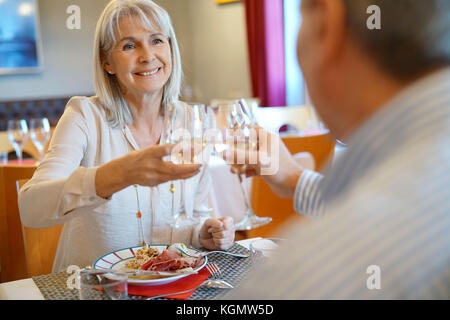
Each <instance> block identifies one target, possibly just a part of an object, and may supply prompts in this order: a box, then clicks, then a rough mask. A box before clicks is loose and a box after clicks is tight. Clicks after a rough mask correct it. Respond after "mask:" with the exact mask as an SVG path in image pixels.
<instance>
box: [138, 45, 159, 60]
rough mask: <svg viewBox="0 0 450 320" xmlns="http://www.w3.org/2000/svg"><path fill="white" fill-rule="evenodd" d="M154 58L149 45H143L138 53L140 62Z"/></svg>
mask: <svg viewBox="0 0 450 320" xmlns="http://www.w3.org/2000/svg"><path fill="white" fill-rule="evenodd" d="M153 59H155V55H154V52H153V50H152V48H151V47H150V46H143V47H142V48H141V51H140V55H139V62H140V63H148V62H151V61H152V60H153Z"/></svg>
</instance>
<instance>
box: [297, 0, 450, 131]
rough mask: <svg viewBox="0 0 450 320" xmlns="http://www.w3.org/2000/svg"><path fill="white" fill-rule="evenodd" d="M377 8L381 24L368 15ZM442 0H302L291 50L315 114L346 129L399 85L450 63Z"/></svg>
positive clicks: (449, 20) (449, 30) (447, 8)
mask: <svg viewBox="0 0 450 320" xmlns="http://www.w3.org/2000/svg"><path fill="white" fill-rule="evenodd" d="M372 5H376V6H377V7H378V8H379V9H380V13H381V14H380V23H381V29H379V30H378V29H372V30H371V29H369V28H368V27H367V20H368V19H369V18H370V17H371V15H372V13H371V12H369V13H368V12H367V9H368V8H369V7H370V6H372ZM449 12H450V1H448V0H395V1H393V0H302V19H303V22H302V26H301V28H300V32H299V39H298V56H299V61H300V65H301V67H302V71H303V73H304V76H305V79H306V82H307V85H308V89H309V93H310V95H311V98H312V100H313V102H314V105H315V106H316V108H317V110H318V112H319V114H320V115H321V117H322V118H323V120H324V121H325V122H326V123H327V125H328V126H329V127H330V129H331V130H332V131H333V132H334V134H335V135H336V136H338V137H345V136H347V135H348V134H350V133H351V131H352V130H353V129H355V128H356V127H357V126H358V125H359V124H361V123H362V122H363V121H364V120H365V119H367V117H369V116H370V115H371V114H372V113H374V112H375V111H376V110H378V109H379V108H380V107H381V106H382V105H383V103H384V102H386V100H388V99H389V98H390V97H392V96H393V95H394V94H395V93H397V92H398V91H399V90H400V89H401V88H402V87H404V86H405V85H407V84H408V83H410V82H411V81H413V80H415V79H417V78H419V77H420V76H422V75H424V74H426V73H428V72H430V71H432V70H435V69H437V68H439V67H442V66H445V65H450V14H449Z"/></svg>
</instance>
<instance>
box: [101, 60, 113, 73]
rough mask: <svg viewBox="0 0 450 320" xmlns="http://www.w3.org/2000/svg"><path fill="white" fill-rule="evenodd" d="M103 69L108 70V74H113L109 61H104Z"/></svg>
mask: <svg viewBox="0 0 450 320" xmlns="http://www.w3.org/2000/svg"><path fill="white" fill-rule="evenodd" d="M103 69H105V71H106V72H108V73H109V74H110V75H114V71H113V68H112V67H111V64H110V63H109V62H106V63H105V64H104V65H103Z"/></svg>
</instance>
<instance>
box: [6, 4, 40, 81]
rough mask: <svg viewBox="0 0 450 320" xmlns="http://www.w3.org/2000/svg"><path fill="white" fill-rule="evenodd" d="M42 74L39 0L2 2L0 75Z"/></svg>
mask: <svg viewBox="0 0 450 320" xmlns="http://www.w3.org/2000/svg"><path fill="white" fill-rule="evenodd" d="M40 71H42V49H41V40H40V30H39V15H38V3H37V0H0V75H5V74H18V73H37V72H40Z"/></svg>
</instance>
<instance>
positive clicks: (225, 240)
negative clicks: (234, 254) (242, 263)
mask: <svg viewBox="0 0 450 320" xmlns="http://www.w3.org/2000/svg"><path fill="white" fill-rule="evenodd" d="M234 233H235V230H234V222H233V218H231V217H220V218H219V219H207V220H206V221H205V222H204V223H203V226H202V228H201V229H200V233H199V240H200V244H201V245H202V246H203V247H205V248H206V249H209V250H227V249H229V248H231V246H232V245H233V243H234Z"/></svg>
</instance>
